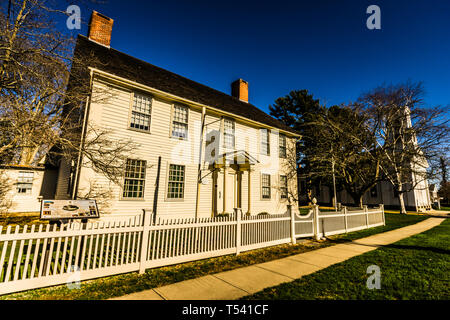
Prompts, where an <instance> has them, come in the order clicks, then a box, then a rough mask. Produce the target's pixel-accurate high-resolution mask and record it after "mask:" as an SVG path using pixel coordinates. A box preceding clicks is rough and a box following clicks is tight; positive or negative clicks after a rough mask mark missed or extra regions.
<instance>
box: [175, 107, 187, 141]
mask: <svg viewBox="0 0 450 320" xmlns="http://www.w3.org/2000/svg"><path fill="white" fill-rule="evenodd" d="M187 133H188V108H187V107H184V106H178V105H174V106H173V121H172V137H174V138H179V139H187Z"/></svg>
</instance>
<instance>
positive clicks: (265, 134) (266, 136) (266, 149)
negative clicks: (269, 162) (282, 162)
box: [260, 129, 270, 156]
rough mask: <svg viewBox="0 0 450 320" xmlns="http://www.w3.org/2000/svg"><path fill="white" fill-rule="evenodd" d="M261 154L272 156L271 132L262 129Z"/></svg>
mask: <svg viewBox="0 0 450 320" xmlns="http://www.w3.org/2000/svg"><path fill="white" fill-rule="evenodd" d="M260 132H261V154H264V155H266V156H268V155H269V154H270V132H269V130H267V129H261V130H260Z"/></svg>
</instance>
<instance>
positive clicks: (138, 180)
mask: <svg viewBox="0 0 450 320" xmlns="http://www.w3.org/2000/svg"><path fill="white" fill-rule="evenodd" d="M146 166H147V161H145V160H134V159H127V164H126V167H125V181H124V185H123V197H124V198H144V186H145V168H146Z"/></svg>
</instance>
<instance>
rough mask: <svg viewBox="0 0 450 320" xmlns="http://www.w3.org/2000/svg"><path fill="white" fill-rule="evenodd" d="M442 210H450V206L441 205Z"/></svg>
mask: <svg viewBox="0 0 450 320" xmlns="http://www.w3.org/2000/svg"><path fill="white" fill-rule="evenodd" d="M440 210H444V211H450V207H441V209H440Z"/></svg>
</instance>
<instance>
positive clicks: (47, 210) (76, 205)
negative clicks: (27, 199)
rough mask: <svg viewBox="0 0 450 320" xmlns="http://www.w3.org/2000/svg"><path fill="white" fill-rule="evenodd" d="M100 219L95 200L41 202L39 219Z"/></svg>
mask: <svg viewBox="0 0 450 320" xmlns="http://www.w3.org/2000/svg"><path fill="white" fill-rule="evenodd" d="M95 218H100V214H99V212H98V208H97V202H96V201H95V200H42V202H41V219H48V220H58V219H95Z"/></svg>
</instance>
